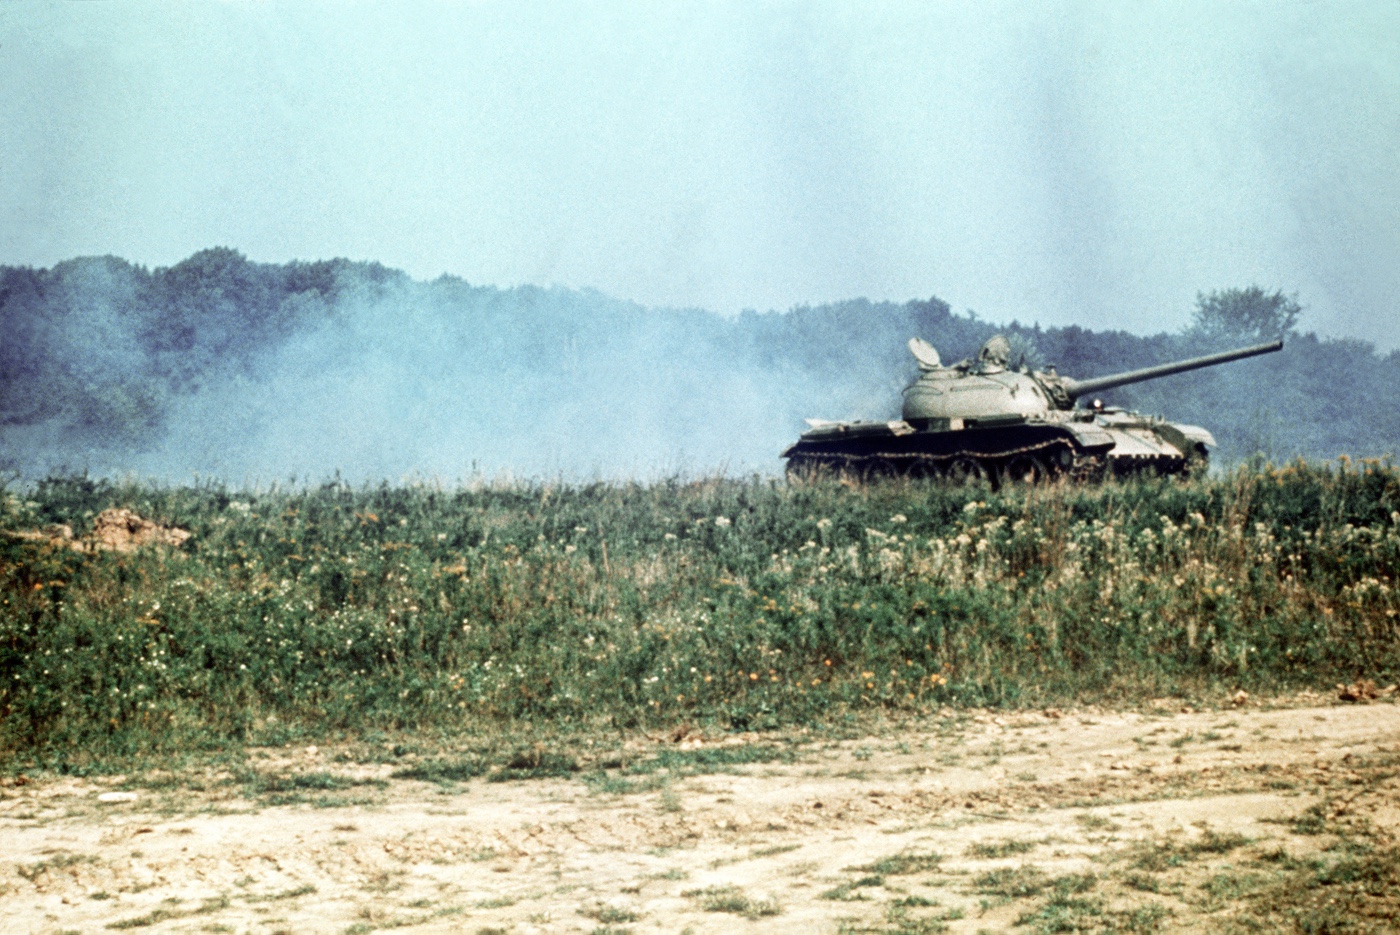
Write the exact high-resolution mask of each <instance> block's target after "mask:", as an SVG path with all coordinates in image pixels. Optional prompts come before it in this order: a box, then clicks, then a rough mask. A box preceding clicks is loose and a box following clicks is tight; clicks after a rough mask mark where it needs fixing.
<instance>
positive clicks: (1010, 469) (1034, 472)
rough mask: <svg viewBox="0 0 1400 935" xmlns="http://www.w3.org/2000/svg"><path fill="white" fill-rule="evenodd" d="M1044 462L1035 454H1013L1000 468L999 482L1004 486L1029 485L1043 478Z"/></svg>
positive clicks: (1044, 472) (1044, 471)
mask: <svg viewBox="0 0 1400 935" xmlns="http://www.w3.org/2000/svg"><path fill="white" fill-rule="evenodd" d="M1047 473H1049V472H1048V471H1046V469H1045V462H1043V461H1041V460H1040V459H1039V458H1037V457H1036V456H1035V455H1014V456H1013V457H1012V458H1011V460H1009V461H1007V462H1006V464H1005V465H1003V466H1002V469H1001V482H1002V483H1003V484H1005V485H1006V486H1029V485H1031V484H1038V483H1040V482H1041V481H1043V480H1045V476H1046V474H1047Z"/></svg>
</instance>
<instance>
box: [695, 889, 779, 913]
mask: <svg viewBox="0 0 1400 935" xmlns="http://www.w3.org/2000/svg"><path fill="white" fill-rule="evenodd" d="M681 895H682V896H684V897H686V898H687V899H694V900H696V901H697V903H698V905H699V906H700V908H701V909H703V910H705V911H706V912H732V913H734V914H735V915H741V916H743V917H744V918H746V919H761V918H763V917H764V916H775V915H778V914H780V913H781V912H782V911H783V910H782V906H780V905H779V904H778V901H777V900H776V899H771V898H770V899H754V898H752V897H751V896H748V895H747V894H745V893H744V891H743V890H742V889H740V888H739V887H737V886H734V885H732V884H731V885H729V886H707V887H705V888H704V889H698V890H685V891H684V892H682V893H681Z"/></svg>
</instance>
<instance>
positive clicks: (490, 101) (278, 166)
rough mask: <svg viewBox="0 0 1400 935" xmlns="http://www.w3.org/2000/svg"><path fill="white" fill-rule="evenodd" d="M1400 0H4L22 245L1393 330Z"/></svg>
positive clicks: (689, 303) (725, 304)
mask: <svg viewBox="0 0 1400 935" xmlns="http://www.w3.org/2000/svg"><path fill="white" fill-rule="evenodd" d="M1397 153H1400V3H1397V2H1395V0H1385V2H1369V3H1368V2H1353V3H1347V4H1329V3H1311V2H1306V3H1287V2H1282V0H1275V2H1269V3H1244V2H1240V3H1221V2H1206V3H1191V2H1162V3H1151V2H1123V0H1110V2H1097V3H1095V2H1063V3H1043V2H1024V3H1007V2H1001V3H999V2H995V0H993V2H988V0H979V2H968V3H957V2H939V3H927V2H917V3H915V2H910V3H893V2H892V3H875V4H850V3H830V4H826V3H820V2H802V3H763V2H736V3H732V4H729V3H702V4H695V3H664V2H658V3H645V4H639V3H634V2H628V3H607V2H599V3H588V4H571V3H566V2H548V3H531V2H510V3H504V2H502V3H494V2H479V3H454V4H429V3H413V4H356V3H333V4H332V3H326V4H312V3H294V2H287V3H199V4H172V3H159V4H142V3H135V2H124V3H111V2H87V3H66V4H43V3H10V4H3V5H0V265H33V266H50V265H52V264H54V263H56V262H58V261H61V260H64V259H68V258H71V257H74V256H81V255H93V254H115V255H118V256H121V257H124V258H126V259H128V260H131V261H133V262H137V263H141V264H144V265H147V266H166V265H170V264H173V263H176V262H178V261H179V260H181V259H183V258H184V257H186V256H188V255H189V254H191V253H193V252H195V251H196V250H199V249H203V248H206V247H211V246H228V247H233V248H235V249H238V250H241V251H242V252H244V253H245V254H247V255H248V256H249V257H250V258H251V259H254V260H259V261H266V262H279V263H280V262H285V261H287V260H291V259H303V260H315V259H327V258H331V257H337V256H344V257H348V258H351V259H357V260H359V259H363V260H376V261H378V262H381V263H383V264H385V265H386V266H390V267H395V268H399V269H403V270H405V271H407V272H408V273H409V274H410V275H412V276H414V277H416V278H420V279H431V278H435V277H437V276H438V275H440V274H442V273H450V274H452V275H455V276H460V277H462V278H465V279H466V280H468V281H470V282H472V283H477V284H491V285H499V286H503V287H504V286H511V285H516V284H520V283H537V284H542V285H551V284H558V285H564V286H569V287H575V288H594V289H598V290H601V291H603V292H605V293H607V294H609V295H613V296H616V297H618V298H622V299H628V300H633V301H636V302H640V303H643V304H646V305H653V306H671V307H698V308H705V309H711V310H714V311H716V312H720V313H723V314H732V313H735V312H738V311H740V310H741V309H745V308H754V309H758V310H768V309H787V308H790V307H793V306H796V305H801V304H818V303H823V302H829V301H836V300H841V299H846V298H853V297H859V296H864V297H869V298H871V299H892V300H901V301H902V300H906V299H911V298H927V297H929V296H938V297H939V298H942V299H944V300H946V301H948V302H950V303H951V304H952V305H953V307H954V308H955V309H956V310H959V311H962V310H966V309H973V310H975V311H976V312H977V313H978V314H979V315H980V316H981V317H982V318H984V319H989V320H992V321H1009V320H1012V319H1017V320H1020V321H1022V322H1037V321H1038V322H1040V323H1041V324H1044V325H1064V324H1079V325H1082V326H1085V327H1089V328H1095V329H1100V328H1124V329H1127V330H1130V331H1135V332H1139V333H1150V332H1156V331H1162V330H1167V331H1173V330H1178V329H1179V328H1181V327H1183V326H1184V325H1185V324H1186V323H1187V321H1188V320H1189V317H1190V312H1191V308H1192V306H1193V305H1194V301H1195V297H1196V295H1197V294H1198V293H1199V292H1203V291H1210V290H1213V289H1223V288H1230V287H1236V286H1247V285H1251V284H1258V285H1260V286H1263V287H1265V288H1266V289H1270V290H1272V289H1281V290H1283V291H1284V292H1286V293H1289V294H1293V293H1296V294H1297V296H1298V300H1299V301H1300V302H1301V303H1302V304H1303V306H1304V307H1305V309H1306V311H1305V313H1304V316H1303V318H1302V321H1301V325H1302V327H1303V328H1304V329H1306V330H1316V331H1318V332H1319V333H1321V334H1323V335H1327V336H1343V337H1356V338H1362V339H1365V340H1370V341H1373V342H1374V343H1376V344H1377V346H1378V347H1380V348H1381V349H1382V350H1388V349H1393V348H1395V347H1397V345H1400V307H1398V306H1397V302H1396V298H1395V297H1396V296H1397V295H1400V156H1397Z"/></svg>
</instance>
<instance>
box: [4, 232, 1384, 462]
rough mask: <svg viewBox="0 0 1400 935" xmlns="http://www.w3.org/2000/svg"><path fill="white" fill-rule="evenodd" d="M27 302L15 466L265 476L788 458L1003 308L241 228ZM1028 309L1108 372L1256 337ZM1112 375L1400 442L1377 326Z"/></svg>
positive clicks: (8, 450) (19, 358)
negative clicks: (384, 253) (480, 274)
mask: <svg viewBox="0 0 1400 935" xmlns="http://www.w3.org/2000/svg"><path fill="white" fill-rule="evenodd" d="M1255 292H1258V290H1245V291H1244V292H1243V293H1241V294H1243V295H1252V294H1254V293H1255ZM1260 294H1261V295H1262V294H1263V293H1262V292H1261V293H1260ZM1198 317H1199V316H1198ZM1183 318H1184V319H1185V318H1186V316H1183ZM1182 324H1183V326H1186V325H1187V324H1188V322H1187V321H1185V320H1184V321H1183V322H1182ZM0 330H3V332H4V333H5V334H6V335H7V336H8V340H7V341H6V342H5V343H4V344H2V345H0V468H3V469H7V470H11V471H18V472H19V473H20V474H21V475H23V476H25V477H31V478H32V477H36V476H40V475H42V474H44V473H47V472H52V471H58V470H67V471H74V470H76V471H88V472H91V473H95V474H101V475H119V474H134V475H138V476H142V477H150V478H159V479H164V480H168V481H186V480H189V479H190V478H191V477H192V476H193V475H200V476H203V477H210V478H217V479H221V480H224V481H227V482H231V483H235V484H247V483H252V484H259V483H269V482H273V481H282V480H286V479H289V478H292V477H295V478H298V479H300V480H302V481H312V482H314V481H318V480H321V479H324V478H328V477H331V476H334V475H337V474H338V475H339V476H340V477H342V478H345V479H348V480H353V481H378V480H398V479H403V478H414V477H417V478H436V479H440V480H443V481H445V482H449V483H450V482H455V481H458V480H465V479H469V478H497V477H503V476H508V477H513V478H556V477H557V478H563V479H567V480H588V479H593V478H601V479H610V480H618V479H629V478H630V479H637V480H650V479H655V478H658V477H662V476H674V475H684V476H698V475H708V474H713V473H717V472H723V473H727V474H731V475H733V474H746V473H749V472H758V473H762V474H776V473H777V472H778V471H779V470H780V469H781V461H780V460H779V454H780V452H781V451H782V450H783V448H784V447H785V446H786V445H788V444H790V443H791V442H792V441H794V440H795V439H796V437H797V436H798V434H799V433H800V432H801V430H802V428H803V424H802V420H803V418H805V417H818V418H827V419H853V418H864V419H889V418H895V417H897V416H898V414H899V407H900V400H901V397H900V389H901V388H902V387H903V386H904V385H905V383H906V382H907V380H908V379H909V377H910V376H911V375H912V373H913V369H914V368H913V364H912V360H911V359H910V358H909V357H908V355H907V353H906V351H905V350H904V344H905V341H906V340H907V339H908V338H909V337H910V336H911V335H919V336H921V337H924V338H926V339H929V340H931V341H933V342H934V343H935V344H936V345H937V346H938V349H939V351H940V352H941V353H942V355H943V358H944V359H945V360H946V361H950V362H951V361H954V360H957V359H958V358H959V357H963V356H969V355H972V354H973V353H975V350H976V348H977V347H978V345H979V344H981V342H982V341H983V340H985V339H986V338H987V337H988V336H990V335H991V334H992V333H993V332H994V331H995V330H997V328H996V327H995V326H994V325H992V324H990V323H987V322H983V321H979V320H977V319H976V318H975V317H973V316H970V315H969V316H959V315H954V314H952V313H951V311H950V309H949V307H948V306H947V304H946V303H943V302H941V301H939V300H937V299H929V300H927V301H914V302H907V303H904V304H893V303H874V302H869V301H866V300H863V299H859V300H851V301H847V302H841V303H835V304H829V305H823V306H815V307H800V308H796V309H793V310H791V311H789V312H785V313H776V312H770V313H766V314H758V313H755V312H745V313H743V314H741V315H738V316H734V317H724V316H720V315H716V314H713V313H709V312H704V311H699V310H685V309H656V308H646V307H643V306H640V305H636V304H633V303H629V302H624V301H620V300H617V299H613V298H610V297H608V296H606V295H603V294H602V293H599V292H594V291H576V290H570V289H564V288H560V287H552V288H540V287H534V286H521V287H516V288H511V289H498V288H495V287H488V286H472V285H470V284H468V283H466V282H464V281H462V280H460V279H456V278H453V277H448V276H443V277H440V278H439V279H436V280H433V281H431V282H421V281H415V280H412V279H410V278H409V277H408V276H406V275H404V274H403V273H400V272H397V271H394V270H389V269H386V268H384V267H382V266H379V265H378V264H373V263H352V262H349V261H345V260H334V261H328V262H318V263H290V264H285V265H275V264H258V263H250V262H249V261H248V260H247V259H246V258H244V257H243V256H242V255H241V254H238V253H236V252H234V251H232V250H228V249H222V248H221V249H214V250H206V251H202V252H200V253H197V254H195V255H194V256H191V257H190V258H188V259H187V260H184V261H182V262H181V263H179V264H176V265H175V266H173V267H170V268H165V269H156V270H154V271H148V270H146V269H144V268H142V267H138V266H132V265H131V264H128V263H126V262H125V261H122V260H119V259H116V258H112V257H104V258H86V259H79V260H72V261H67V262H65V263H61V264H59V265H57V266H55V267H54V268H53V269H50V270H34V269H25V268H3V267H0ZM1004 330H1006V331H1007V332H1008V333H1009V335H1010V339H1011V341H1012V344H1013V347H1014V348H1015V349H1016V351H1017V356H1018V357H1023V358H1025V359H1026V361H1027V362H1029V363H1030V364H1031V365H1032V366H1041V365H1048V364H1055V365H1057V366H1058V367H1059V369H1060V372H1062V373H1065V374H1068V375H1072V376H1081V377H1090V376H1097V375H1101V374H1106V373H1112V372H1116V371H1122V370H1127V369H1135V368H1138V367H1143V366H1147V365H1150V364H1156V363H1162V362H1164V361H1168V360H1173V359H1180V358H1183V357H1191V356H1196V355H1199V354H1202V353H1207V352H1210V351H1216V350H1222V349H1224V348H1223V347H1221V346H1220V343H1221V341H1222V340H1224V341H1226V342H1227V343H1229V344H1239V343H1253V342H1252V341H1245V340H1243V339H1242V338H1234V337H1230V338H1224V339H1222V338H1220V337H1219V336H1218V335H1213V334H1212V333H1209V332H1208V330H1203V329H1202V328H1200V327H1196V326H1191V327H1185V328H1184V330H1181V331H1179V332H1176V333H1165V334H1159V335H1155V336H1151V337H1139V336H1135V335H1132V334H1128V333H1126V332H1121V331H1110V332H1097V333H1095V332H1091V331H1086V330H1084V329H1082V328H1077V327H1070V328H1050V329H1041V328H1039V327H1029V328H1028V327H1025V326H1022V325H1019V324H1016V323H1014V322H1013V323H1012V324H1011V325H1010V326H1007V328H1006V329H1004ZM1105 398H1106V400H1107V401H1108V402H1109V403H1111V404H1112V403H1118V404H1122V405H1125V406H1128V407H1130V408H1138V409H1141V410H1143V411H1146V412H1150V413H1158V414H1161V415H1164V416H1166V417H1168V418H1171V419H1174V420H1177V421H1183V422H1188V423H1193V424H1200V425H1203V426H1204V427H1206V428H1207V429H1210V430H1211V431H1213V432H1215V433H1216V435H1217V437H1218V439H1219V440H1220V443H1221V445H1220V449H1219V452H1218V455H1219V456H1220V459H1221V460H1223V461H1224V462H1226V463H1229V462H1231V461H1234V460H1238V459H1240V458H1245V457H1249V456H1250V455H1252V454H1254V453H1256V452H1262V453H1264V454H1265V455H1267V456H1270V457H1274V458H1286V457H1291V456H1294V455H1304V456H1308V457H1318V456H1322V457H1332V456H1334V455H1336V454H1338V453H1342V452H1347V453H1350V454H1353V455H1357V456H1366V455H1381V454H1385V453H1387V452H1394V451H1396V450H1397V449H1398V448H1400V444H1397V443H1400V353H1392V354H1390V355H1389V356H1388V357H1384V358H1381V357H1378V356H1377V355H1376V353H1375V351H1374V348H1373V347H1372V346H1371V345H1369V344H1365V343H1363V342H1357V341H1325V340H1321V339H1319V338H1317V337H1316V336H1314V335H1310V334H1307V335H1299V334H1297V333H1291V334H1289V336H1288V347H1287V349H1286V350H1285V351H1284V352H1283V353H1282V354H1278V355H1271V356H1270V357H1268V358H1265V359H1259V360H1251V361H1245V362H1240V363H1232V364H1228V365H1225V366H1224V367H1220V368H1214V369H1211V370H1207V371H1200V372H1197V373H1194V374H1187V375H1180V376H1176V377H1171V378H1167V379H1164V380H1159V381H1155V382H1152V383H1147V384H1141V385H1137V386H1130V387H1123V388H1120V389H1118V390H1115V391H1112V392H1111V393H1109V394H1107V395H1106V397H1105ZM1361 400H1364V401H1366V402H1367V404H1366V405H1359V404H1358V401H1361Z"/></svg>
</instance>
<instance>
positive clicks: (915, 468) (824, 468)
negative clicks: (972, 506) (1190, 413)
mask: <svg viewBox="0 0 1400 935" xmlns="http://www.w3.org/2000/svg"><path fill="white" fill-rule="evenodd" d="M1207 458H1208V456H1207V454H1206V451H1205V449H1204V448H1198V449H1197V450H1196V451H1193V452H1192V453H1191V454H1190V455H1189V456H1188V457H1186V458H1184V459H1183V458H1135V459H1127V458H1113V457H1111V456H1105V455H1101V454H1084V453H1080V452H1076V451H1075V450H1074V449H1073V448H1072V447H1071V446H1070V445H1068V444H1066V443H1065V442H1064V441H1062V440H1059V439H1055V440H1050V441H1045V442H1039V443H1037V444H1034V445H1026V446H1025V447H1022V448H1016V449H1012V450H1010V451H1006V452H1002V453H1000V454H998V455H997V456H996V457H988V456H985V455H979V454H975V453H972V452H952V453H949V454H941V455H935V454H927V453H922V452H919V453H911V454H887V453H886V454H879V453H877V454H869V455H853V454H837V453H832V454H826V455H795V456H793V457H791V458H789V459H788V463H787V471H786V474H787V479H788V480H789V481H791V482H794V483H812V482H817V481H821V480H827V479H829V480H838V481H841V482H843V483H881V482H887V481H894V480H899V479H905V480H910V481H932V482H941V483H947V484H951V485H953V486H971V485H975V484H988V485H990V486H993V487H998V488H999V487H1003V486H1009V485H1012V484H1037V483H1045V482H1050V481H1054V480H1057V479H1060V478H1064V479H1065V480H1068V481H1069V482H1071V483H1097V482H1100V481H1102V480H1104V479H1106V478H1108V477H1110V476H1111V477H1118V478H1128V477H1141V476H1146V475H1152V476H1159V477H1165V476H1181V477H1194V476H1197V475H1199V474H1202V473H1204V472H1205V470H1206V467H1207V464H1208V460H1207Z"/></svg>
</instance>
